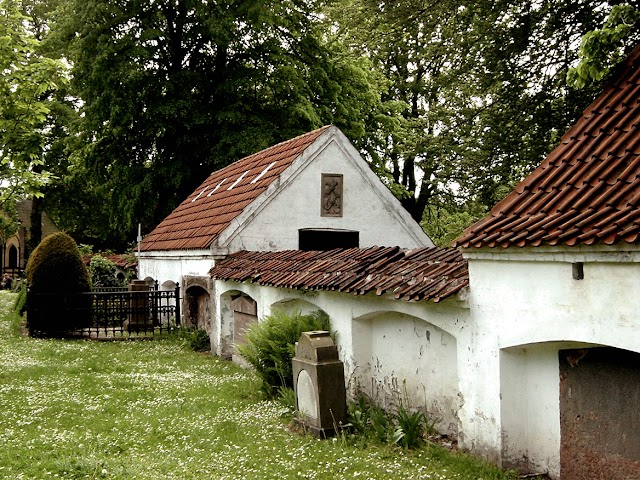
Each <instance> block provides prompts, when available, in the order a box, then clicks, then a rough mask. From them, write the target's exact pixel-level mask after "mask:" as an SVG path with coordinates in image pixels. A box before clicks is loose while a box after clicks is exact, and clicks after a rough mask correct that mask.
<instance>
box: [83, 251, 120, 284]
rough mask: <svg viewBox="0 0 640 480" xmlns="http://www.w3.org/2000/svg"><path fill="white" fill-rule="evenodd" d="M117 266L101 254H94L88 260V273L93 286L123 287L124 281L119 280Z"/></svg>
mask: <svg viewBox="0 0 640 480" xmlns="http://www.w3.org/2000/svg"><path fill="white" fill-rule="evenodd" d="M117 271H118V267H117V266H116V264H115V263H113V262H112V261H111V260H109V259H108V258H105V257H103V256H102V255H94V256H93V257H91V261H90V262H89V275H90V277H91V284H92V285H93V288H110V287H124V286H126V283H125V282H123V281H121V280H119V279H118V278H117V277H116V275H117Z"/></svg>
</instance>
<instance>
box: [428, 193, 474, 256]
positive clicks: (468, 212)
mask: <svg viewBox="0 0 640 480" xmlns="http://www.w3.org/2000/svg"><path fill="white" fill-rule="evenodd" d="M486 214H487V209H486V208H485V207H483V206H482V205H479V204H477V203H475V202H467V203H466V204H465V205H462V206H458V205H455V204H454V205H442V206H441V205H432V206H429V207H427V208H426V209H425V211H424V216H423V218H422V222H420V225H421V226H422V229H423V230H424V231H425V232H426V233H427V235H429V238H431V240H432V241H433V243H434V244H435V245H436V246H438V247H449V246H451V242H453V241H454V240H455V239H456V238H458V237H459V236H460V235H461V234H462V232H463V231H464V229H465V228H467V227H468V226H470V225H472V224H473V223H474V222H476V221H478V220H479V219H481V218H482V217H484V216H485V215H486Z"/></svg>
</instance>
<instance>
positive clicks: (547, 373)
mask: <svg viewBox="0 0 640 480" xmlns="http://www.w3.org/2000/svg"><path fill="white" fill-rule="evenodd" d="M466 256H467V257H468V260H469V275H470V288H469V307H470V327H471V328H470V330H471V334H472V336H473V338H474V341H473V342H472V343H471V344H470V345H469V348H470V349H469V350H468V359H467V365H468V368H470V369H471V370H472V371H473V372H474V375H472V376H471V377H469V378H471V379H472V378H475V379H478V380H476V381H475V382H474V381H472V382H471V383H469V384H466V383H464V382H463V381H461V390H462V392H463V395H464V397H465V404H464V408H463V409H462V412H461V423H462V425H463V427H462V429H463V431H464V434H465V438H466V440H465V443H466V444H467V447H469V448H471V449H472V450H475V451H478V452H481V453H485V454H486V455H487V456H489V458H493V459H495V460H501V461H502V463H503V464H504V465H506V466H512V465H513V466H519V467H523V468H526V469H528V470H529V471H536V472H548V473H549V475H550V476H551V477H552V478H559V476H560V406H559V404H560V402H559V398H560V391H559V360H558V353H559V350H561V349H568V348H582V347H587V346H611V347H616V348H621V349H625V350H630V351H634V352H640V322H639V321H638V315H639V312H640V297H638V296H637V295H636V292H637V291H638V289H639V288H640V265H639V264H638V262H639V261H640V252H639V251H638V249H637V248H634V247H633V246H628V245H627V246H619V247H605V246H602V247H591V248H588V247H564V248H550V247H547V248H543V247H537V248H535V249H507V250H503V251H500V250H498V251H495V250H494V251H489V250H484V251H467V252H466ZM574 262H582V263H583V265H584V279H582V280H576V279H574V278H573V274H572V263H574ZM459 345H460V341H459Z"/></svg>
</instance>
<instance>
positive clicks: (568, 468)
mask: <svg viewBox="0 0 640 480" xmlns="http://www.w3.org/2000/svg"><path fill="white" fill-rule="evenodd" d="M638 405H640V354H639V353H635V352H630V351H628V350H621V349H617V348H609V347H595V348H584V349H574V350H560V437H561V442H560V443H561V444H560V477H561V478H562V479H563V480H585V479H593V480H596V479H598V480H600V479H602V480H604V479H606V480H631V479H637V478H640V409H639V408H638Z"/></svg>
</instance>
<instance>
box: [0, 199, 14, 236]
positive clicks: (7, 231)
mask: <svg viewBox="0 0 640 480" xmlns="http://www.w3.org/2000/svg"><path fill="white" fill-rule="evenodd" d="M17 231H18V213H17V211H16V203H15V199H8V200H7V201H5V202H4V204H3V205H2V206H0V244H4V243H5V242H6V241H7V240H8V239H9V238H11V237H12V236H13V235H15V234H16V232H17Z"/></svg>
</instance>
